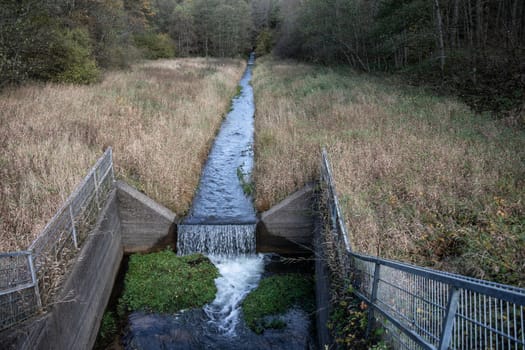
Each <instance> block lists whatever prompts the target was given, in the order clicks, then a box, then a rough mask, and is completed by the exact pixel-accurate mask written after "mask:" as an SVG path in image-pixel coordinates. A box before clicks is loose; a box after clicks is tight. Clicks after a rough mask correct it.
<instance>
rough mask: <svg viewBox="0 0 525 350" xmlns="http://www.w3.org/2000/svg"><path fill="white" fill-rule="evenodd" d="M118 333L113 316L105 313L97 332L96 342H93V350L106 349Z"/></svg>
mask: <svg viewBox="0 0 525 350" xmlns="http://www.w3.org/2000/svg"><path fill="white" fill-rule="evenodd" d="M117 332H118V321H117V318H116V317H115V314H114V313H113V312H111V311H106V312H105V313H104V316H102V321H101V323H100V329H99V331H98V335H97V340H96V341H95V347H94V348H95V349H107V348H108V347H109V345H110V344H111V342H112V341H113V340H114V338H115V336H116V335H117Z"/></svg>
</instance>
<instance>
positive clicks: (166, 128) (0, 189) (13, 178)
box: [0, 58, 245, 251]
mask: <svg viewBox="0 0 525 350" xmlns="http://www.w3.org/2000/svg"><path fill="white" fill-rule="evenodd" d="M244 68H245V63H244V62H243V61H242V60H231V59H211V58H208V59H206V58H190V59H176V60H165V61H151V62H145V63H143V64H138V65H135V66H133V67H132V69H131V70H130V71H118V72H111V73H108V74H107V75H106V77H105V79H104V80H103V81H102V82H101V83H100V84H94V85H89V86H77V85H60V84H29V85H26V86H23V87H20V88H16V89H11V90H9V89H7V90H4V91H3V92H2V94H1V95H0V110H1V111H2V113H0V125H2V127H1V128H0V149H1V153H0V165H1V167H0V193H1V196H2V201H1V202H0V217H1V218H2V220H0V242H1V244H0V251H15V250H23V249H27V246H28V245H29V243H30V242H31V241H32V240H33V239H34V237H35V235H36V234H38V232H40V230H41V229H42V228H43V227H44V225H45V223H46V222H47V221H48V220H49V219H50V218H51V217H52V216H53V214H54V213H55V211H56V210H57V208H58V207H59V206H60V205H61V203H62V202H63V200H64V199H65V198H67V196H68V195H69V193H70V192H71V191H72V190H73V189H74V187H75V186H76V185H77V184H78V183H79V182H80V180H81V179H82V178H83V176H84V175H85V173H86V172H87V170H88V169H89V168H90V167H91V166H92V165H93V164H94V162H95V161H96V159H97V158H98V157H99V156H100V155H101V154H102V151H103V149H105V148H106V147H108V146H112V147H113V152H114V156H115V165H116V172H117V174H116V175H117V177H118V178H121V179H123V180H125V181H126V182H128V183H130V184H132V185H134V186H135V187H137V188H138V189H139V190H141V191H143V192H145V193H146V194H147V195H148V196H150V197H152V198H153V199H155V200H156V201H158V202H160V203H162V204H163V205H165V206H167V207H169V208H170V209H172V210H173V211H175V212H176V213H177V214H179V215H182V214H184V213H186V212H187V210H188V208H189V206H190V203H191V200H192V198H193V195H194V191H195V188H196V187H197V182H198V180H199V176H200V173H201V169H202V165H203V163H204V161H205V159H206V157H207V154H208V151H209V148H210V146H211V142H212V140H213V138H214V136H215V133H216V131H217V129H218V127H219V126H220V123H221V122H222V116H223V115H224V114H225V113H226V112H227V111H228V108H229V103H230V102H229V101H230V98H231V97H232V96H233V95H234V94H235V93H236V86H237V82H238V81H239V79H240V77H241V75H242V73H243V71H244ZM182 164H183V165H184V166H181V165H182Z"/></svg>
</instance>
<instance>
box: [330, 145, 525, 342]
mask: <svg viewBox="0 0 525 350" xmlns="http://www.w3.org/2000/svg"><path fill="white" fill-rule="evenodd" d="M321 181H322V182H324V184H325V185H326V187H325V188H326V192H327V201H328V203H327V204H328V210H329V214H330V218H331V223H332V231H331V232H332V235H333V237H334V238H336V240H337V242H338V244H339V245H340V246H341V247H340V249H341V253H340V254H346V259H345V258H344V257H341V256H340V257H339V258H338V261H340V262H342V264H344V265H350V266H340V268H341V270H343V271H350V272H349V273H350V274H351V276H349V277H350V278H351V280H352V284H353V286H354V290H355V294H356V295H357V296H358V297H359V298H361V299H362V300H363V301H365V302H366V303H367V304H368V305H369V316H370V317H369V320H370V322H369V326H371V323H373V321H374V320H375V321H377V322H379V323H380V324H381V325H382V327H383V328H384V329H385V330H386V337H387V339H389V340H390V342H391V344H392V346H393V347H394V348H403V349H421V348H423V349H430V350H434V349H440V350H443V349H465V350H469V349H509V350H510V349H516V350H525V315H524V314H525V289H523V288H519V287H515V286H510V285H505V284H499V283H495V282H490V281H485V280H480V279H475V278H472V277H467V276H462V275H457V274H453V273H449V272H443V271H437V270H433V269H429V268H425V267H419V266H415V265H411V264H407V263H403V262H399V261H393V260H387V259H383V258H379V257H373V256H369V255H365V254H360V253H356V252H354V251H352V249H351V247H350V244H349V241H348V234H347V231H346V226H345V223H344V222H345V221H344V218H343V216H342V211H341V209H340V207H339V203H338V198H337V193H336V188H335V182H334V179H333V173H332V170H331V167H330V162H329V159H328V154H327V153H326V150H324V149H323V151H322V162H321ZM325 234H328V233H325Z"/></svg>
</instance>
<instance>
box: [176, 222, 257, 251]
mask: <svg viewBox="0 0 525 350" xmlns="http://www.w3.org/2000/svg"><path fill="white" fill-rule="evenodd" d="M177 250H178V254H179V255H187V254H192V253H202V254H205V255H209V256H220V257H237V256H242V255H249V254H254V253H255V224H249V225H235V224H228V225H179V226H178V238H177Z"/></svg>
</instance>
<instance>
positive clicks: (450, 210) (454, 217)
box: [253, 59, 525, 286]
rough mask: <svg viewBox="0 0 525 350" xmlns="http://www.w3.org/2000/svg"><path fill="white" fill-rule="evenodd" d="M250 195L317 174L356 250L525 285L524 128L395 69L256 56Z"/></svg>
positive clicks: (286, 188)
mask: <svg viewBox="0 0 525 350" xmlns="http://www.w3.org/2000/svg"><path fill="white" fill-rule="evenodd" d="M254 91H255V100H256V105H257V115H256V118H255V122H256V136H255V158H256V161H255V167H254V174H253V181H254V183H255V187H256V188H255V202H256V205H257V208H258V209H259V210H267V209H268V208H270V207H271V206H272V205H274V204H275V203H277V202H279V201H280V200H282V199H283V198H284V197H285V196H286V195H287V194H289V193H292V192H293V191H295V190H297V189H299V188H300V187H302V186H303V185H304V184H305V183H307V182H309V181H312V180H315V179H318V176H319V174H318V167H319V165H318V164H319V159H320V147H322V146H326V147H327V149H328V154H329V156H330V160H331V163H332V167H333V171H334V177H335V181H336V187H337V191H338V196H339V199H340V202H341V205H342V210H343V212H344V216H345V218H346V225H347V228H348V232H349V235H350V237H349V238H350V242H351V244H352V247H353V249H354V250H356V251H358V252H362V253H367V254H372V255H378V256H382V257H386V258H392V259H397V260H403V261H407V262H411V263H416V264H418V265H423V266H429V267H433V268H437V269H442V270H447V271H451V272H456V273H461V274H465V275H468V276H472V277H477V278H484V279H489V280H493V281H497V282H502V283H510V284H514V285H518V286H524V283H525V269H524V268H523V261H525V182H524V179H525V131H524V130H521V129H519V128H516V127H513V126H512V124H509V123H508V121H506V120H496V119H495V118H493V117H492V116H491V115H488V114H483V115H480V114H476V113H474V112H472V111H471V110H470V109H469V108H468V107H467V106H465V105H464V104H463V103H460V102H458V101H457V100H454V99H451V98H444V97H436V96H435V95H433V94H432V93H430V92H429V91H426V90H425V89H423V88H415V87H407V86H405V85H404V84H402V83H400V82H399V81H398V80H396V79H395V78H392V77H386V76H371V75H364V74H358V73H356V72H355V71H352V70H350V69H346V68H327V67H320V66H315V65H306V64H298V63H297V62H286V61H276V60H270V59H261V60H259V62H258V64H257V66H256V67H255V71H254Z"/></svg>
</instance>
